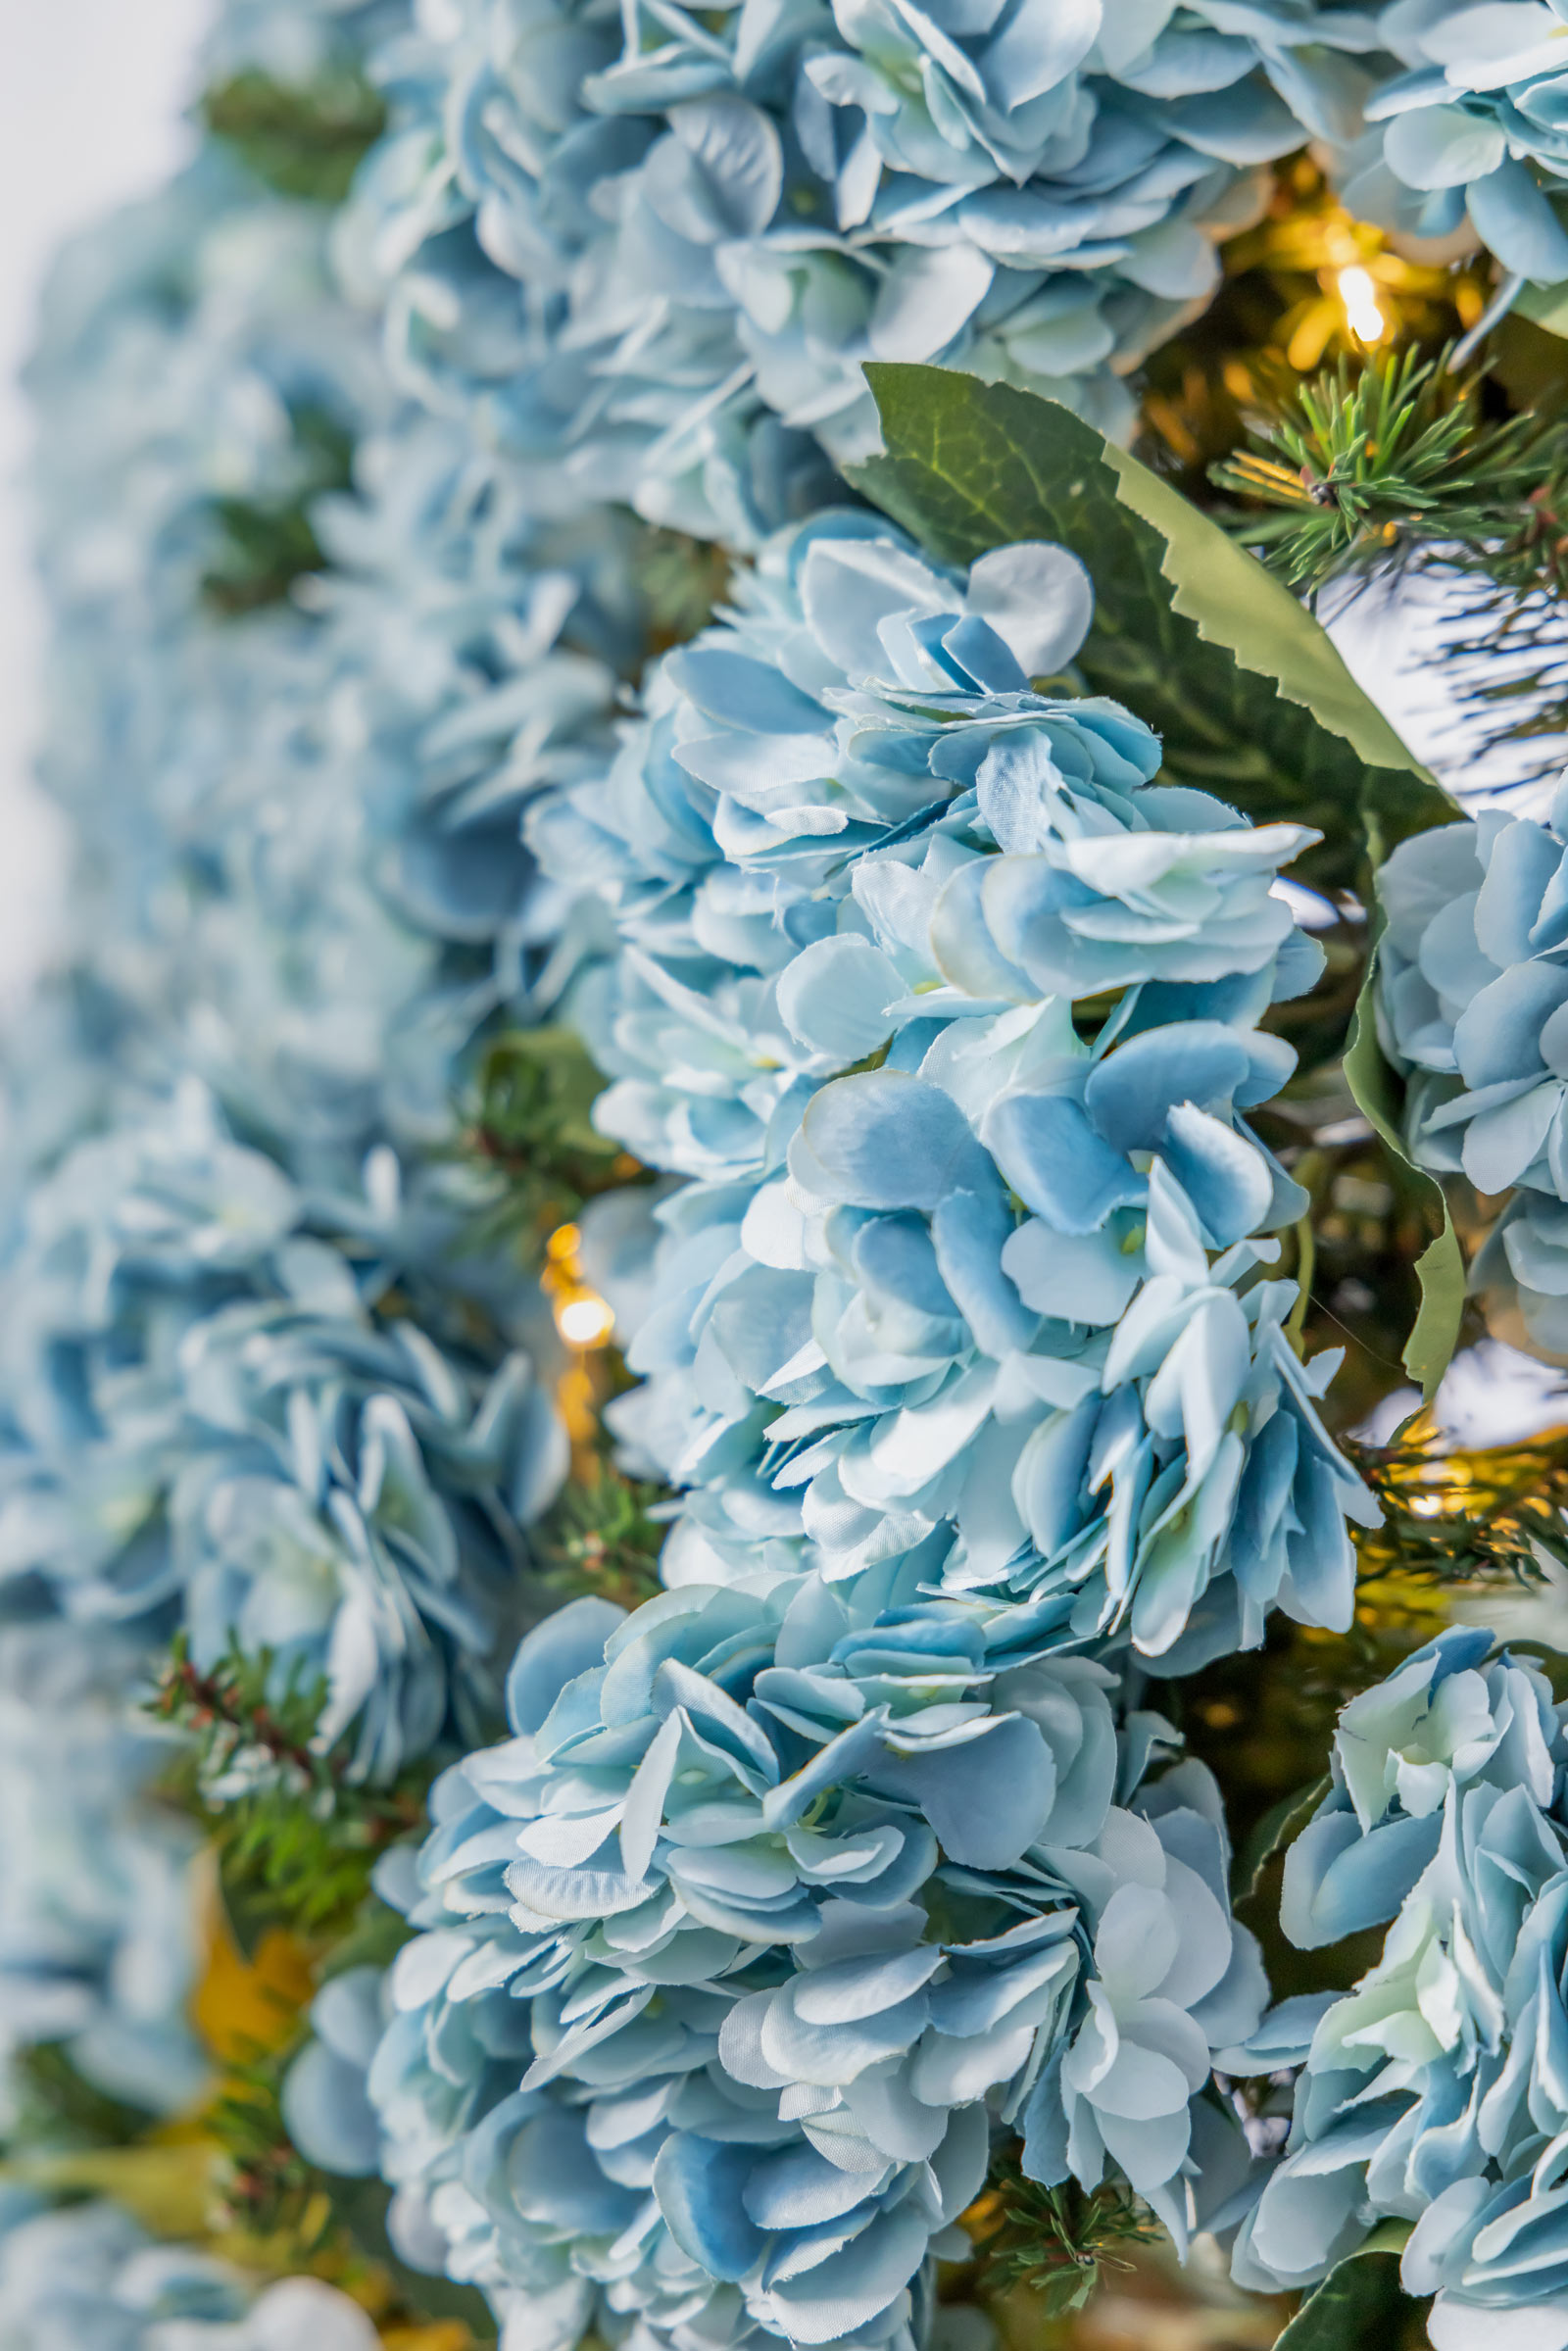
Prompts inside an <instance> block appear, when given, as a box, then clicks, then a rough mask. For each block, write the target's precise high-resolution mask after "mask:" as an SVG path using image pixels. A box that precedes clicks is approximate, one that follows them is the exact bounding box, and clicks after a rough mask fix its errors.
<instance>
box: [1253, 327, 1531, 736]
mask: <svg viewBox="0 0 1568 2351" xmlns="http://www.w3.org/2000/svg"><path fill="white" fill-rule="evenodd" d="M1484 381H1485V379H1484V375H1482V374H1471V375H1469V376H1458V375H1455V374H1453V373H1452V372H1450V369H1449V364H1448V359H1447V356H1446V354H1445V355H1442V356H1440V357H1439V358H1438V359H1436V360H1432V361H1421V360H1419V359H1417V358H1416V356H1415V355H1414V354H1413V353H1411V352H1408V351H1407V352H1404V353H1402V354H1400V355H1397V356H1392V357H1379V358H1376V359H1374V360H1372V361H1371V362H1369V363H1368V364H1367V365H1366V366H1365V367H1361V368H1360V369H1359V370H1355V369H1352V367H1350V364H1349V363H1348V361H1345V360H1342V361H1341V362H1340V365H1339V366H1338V367H1336V368H1332V369H1329V370H1327V371H1326V372H1325V373H1323V374H1321V375H1319V376H1317V377H1316V378H1315V379H1314V380H1313V381H1312V382H1310V383H1307V384H1304V385H1302V386H1301V387H1300V388H1299V391H1298V392H1297V393H1296V395H1295V397H1294V399H1293V401H1292V402H1291V403H1290V405H1289V406H1287V407H1286V408H1285V409H1284V410H1282V412H1281V413H1280V414H1279V415H1278V416H1276V417H1275V418H1273V419H1272V421H1271V422H1270V423H1268V424H1267V425H1266V426H1265V427H1264V428H1263V429H1262V430H1261V432H1260V433H1259V434H1258V435H1257V436H1256V438H1257V444H1258V445H1257V447H1256V448H1254V449H1253V450H1251V451H1250V452H1246V453H1244V454H1243V455H1242V456H1240V457H1236V458H1232V459H1228V460H1227V461H1226V462H1225V463H1224V464H1223V465H1216V466H1214V467H1213V469H1212V475H1211V478H1212V479H1213V481H1214V482H1215V483H1216V484H1217V485H1218V487H1219V488H1221V489H1223V490H1228V491H1230V492H1232V493H1233V494H1234V495H1235V496H1237V497H1239V498H1240V499H1242V500H1243V501H1244V502H1246V504H1245V508H1244V510H1243V511H1241V512H1238V513H1233V514H1229V515H1225V516H1222V517H1221V519H1223V520H1224V521H1225V522H1226V524H1227V527H1229V528H1230V529H1231V530H1232V531H1233V532H1234V533H1235V535H1236V536H1237V537H1238V538H1239V539H1240V540H1241V541H1242V542H1243V543H1244V544H1245V545H1248V546H1250V547H1255V548H1256V549H1257V551H1258V553H1259V554H1260V555H1261V556H1262V557H1263V559H1264V561H1265V562H1266V563H1268V564H1269V565H1270V567H1271V568H1272V569H1274V570H1276V571H1278V572H1279V573H1280V574H1281V575H1282V576H1283V578H1284V579H1285V580H1286V582H1287V583H1288V584H1289V585H1290V586H1291V587H1292V588H1294V589H1296V590H1297V591H1298V592H1299V593H1302V594H1305V595H1307V596H1309V597H1310V596H1315V595H1316V594H1317V593H1318V592H1319V591H1320V590H1321V589H1323V588H1325V587H1327V586H1328V585H1329V583H1330V582H1331V581H1334V580H1337V579H1345V578H1351V579H1359V580H1361V581H1367V580H1370V579H1372V578H1375V577H1379V576H1386V575H1388V574H1390V573H1396V572H1400V571H1402V572H1406V573H1410V572H1416V571H1425V572H1429V573H1432V574H1435V575H1438V574H1444V575H1446V576H1447V577H1448V578H1449V579H1451V580H1456V581H1457V582H1459V583H1460V586H1459V590H1458V594H1457V597H1456V604H1455V614H1454V616H1455V623H1456V626H1455V633H1454V635H1453V637H1452V639H1451V641H1450V642H1449V645H1448V648H1447V663H1448V676H1449V679H1450V682H1451V684H1452V685H1453V687H1454V690H1455V693H1456V696H1457V699H1458V700H1459V702H1460V703H1461V704H1462V705H1467V706H1468V707H1469V709H1470V710H1471V711H1472V713H1473V714H1474V716H1475V718H1476V720H1477V721H1478V723H1477V726H1476V730H1475V736H1474V740H1473V742H1472V744H1471V748H1472V749H1473V750H1474V751H1475V752H1476V753H1480V752H1482V751H1485V750H1486V749H1488V748H1490V747H1491V746H1493V745H1495V744H1500V743H1511V742H1518V741H1521V740H1529V739H1531V738H1533V737H1537V736H1544V735H1551V736H1555V735H1559V734H1561V733H1563V732H1564V731H1565V730H1568V628H1565V626H1564V610H1563V608H1564V604H1565V601H1568V422H1565V421H1564V420H1562V419H1561V418H1559V417H1557V416H1511V417H1508V418H1507V419H1505V420H1503V421H1501V422H1495V421H1493V420H1492V419H1490V418H1489V417H1488V416H1486V415H1485V414H1484V412H1483V386H1484ZM1260 507H1261V508H1263V509H1266V510H1268V511H1266V512H1265V513H1263V514H1258V513H1257V511H1256V510H1257V509H1258V508H1260ZM1249 509H1250V511H1247V510H1249ZM1556 763H1557V762H1556V761H1555V760H1553V761H1551V762H1550V764H1551V765H1553V766H1554V765H1555V764H1556ZM1545 771H1546V768H1545V767H1544V768H1543V772H1545Z"/></svg>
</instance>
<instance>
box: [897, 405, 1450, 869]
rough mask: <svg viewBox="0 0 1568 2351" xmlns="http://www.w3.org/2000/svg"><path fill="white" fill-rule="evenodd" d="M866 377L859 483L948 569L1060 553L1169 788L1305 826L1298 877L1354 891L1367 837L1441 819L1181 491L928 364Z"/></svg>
mask: <svg viewBox="0 0 1568 2351" xmlns="http://www.w3.org/2000/svg"><path fill="white" fill-rule="evenodd" d="M866 374H867V377H868V378H869V380H870V384H871V388H872V391H873V392H874V394H875V396H876V401H877V406H878V408H879V410H880V411H881V416H882V431H883V439H884V443H885V455H883V456H881V457H878V458H874V459H872V460H871V461H870V462H869V463H868V464H866V465H860V466H857V467H855V468H854V469H853V478H854V479H855V481H856V483H857V485H858V487H859V488H860V489H862V490H863V491H864V492H865V493H866V495H867V496H868V497H870V498H872V499H873V500H875V502H876V503H877V504H878V505H879V506H881V507H882V508H884V509H885V511H886V512H887V513H888V514H892V515H893V516H894V518H895V519H896V520H898V521H900V522H902V523H904V524H905V526H906V527H907V529H908V530H910V531H911V532H912V533H913V534H914V536H915V537H916V538H918V539H920V540H921V541H922V543H923V544H924V545H925V546H927V547H928V548H930V549H931V551H932V552H933V553H934V554H936V555H938V556H941V557H944V558H945V559H947V560H948V561H950V562H954V563H972V562H973V560H974V558H975V557H976V556H978V555H981V554H983V553H985V551H986V550H987V549H989V548H993V547H998V546H1003V545H1005V544H1007V543H1009V542H1011V541H1013V540H1017V539H1033V538H1042V539H1053V540H1055V541H1056V542H1058V543H1059V544H1060V545H1062V546H1064V547H1069V548H1071V549H1072V550H1073V551H1074V553H1075V554H1077V555H1078V556H1080V557H1081V558H1082V560H1083V561H1084V563H1086V564H1087V565H1088V567H1089V569H1090V571H1091V572H1092V573H1093V575H1094V581H1095V599H1096V611H1095V622H1094V626H1093V628H1092V630H1091V632H1090V636H1089V639H1088V642H1087V644H1086V645H1085V647H1084V649H1083V652H1082V653H1081V654H1080V656H1079V657H1078V661H1077V664H1076V666H1077V667H1078V669H1079V670H1080V671H1081V672H1082V674H1083V676H1084V678H1085V680H1086V681H1087V683H1088V684H1089V686H1090V687H1091V688H1092V689H1093V691H1094V692H1096V693H1100V694H1108V695H1113V696H1115V697H1116V699H1117V700H1118V701H1121V702H1125V703H1126V704H1127V705H1128V706H1129V707H1130V708H1131V709H1132V710H1135V711H1136V712H1137V713H1138V715H1139V716H1140V717H1141V718H1143V719H1145V720H1146V721H1147V722H1148V723H1149V724H1150V725H1151V726H1152V727H1154V728H1156V729H1157V731H1158V732H1159V734H1160V736H1161V737H1162V739H1163V742H1164V748H1165V772H1166V773H1167V774H1168V775H1170V776H1171V777H1173V778H1174V779H1175V780H1177V781H1179V782H1182V783H1188V784H1195V785H1198V786H1200V787H1201V788H1202V789H1205V790H1208V791H1211V792H1214V793H1216V794H1218V795H1219V796H1220V797H1221V798H1223V799H1225V800H1227V801H1230V802H1231V803H1233V804H1234V805H1235V806H1236V807H1238V808H1242V809H1244V810H1245V811H1246V813H1247V814H1248V815H1249V816H1251V817H1252V818H1254V819H1255V820H1257V821H1259V822H1269V821H1274V820H1290V821H1294V822H1298V823H1302V824H1311V825H1314V826H1316V827H1317V829H1318V830H1319V831H1320V832H1322V834H1323V835H1324V838H1323V841H1322V842H1321V843H1320V844H1319V845H1318V846H1317V847H1316V848H1314V849H1312V850H1309V851H1308V852H1307V853H1306V855H1305V856H1304V857H1301V858H1300V860H1299V863H1298V865H1297V866H1296V868H1294V870H1295V871H1297V872H1298V873H1299V875H1300V877H1301V879H1302V880H1303V881H1307V882H1310V883H1312V884H1313V885H1314V886H1315V887H1317V888H1319V889H1336V888H1354V887H1356V886H1357V885H1358V884H1360V885H1361V886H1364V880H1363V868H1364V864H1365V857H1366V842H1367V839H1368V837H1369V836H1370V835H1371V834H1372V833H1373V832H1374V831H1375V832H1376V833H1377V834H1378V835H1379V837H1380V839H1381V841H1382V844H1383V847H1384V850H1385V853H1386V850H1387V848H1389V847H1392V845H1393V844H1394V843H1395V842H1396V841H1397V840H1400V839H1402V838H1404V836H1405V835H1406V834H1409V833H1416V832H1422V831H1424V830H1426V828H1427V827H1428V826H1430V825H1434V824H1446V823H1450V822H1451V821H1452V820H1453V818H1454V816H1455V814H1456V812H1457V811H1456V810H1455V808H1454V807H1453V804H1452V803H1451V802H1450V801H1449V800H1448V798H1447V797H1446V794H1445V793H1443V792H1442V791H1441V790H1440V789H1439V787H1438V786H1437V784H1436V783H1435V782H1434V781H1433V779H1432V777H1431V776H1430V775H1429V774H1428V773H1427V771H1426V769H1425V768H1423V767H1421V766H1420V765H1419V764H1418V763H1417V761H1416V760H1415V759H1413V758H1412V757H1411V755H1410V753H1409V752H1408V751H1407V750H1406V748H1405V746H1404V745H1403V744H1402V743H1401V742H1400V741H1399V738H1398V736H1397V734H1396V733H1395V732H1394V729H1393V728H1392V727H1391V726H1390V725H1389V723H1388V721H1387V719H1386V718H1384V717H1383V715H1382V713H1381V712H1380V711H1379V710H1376V709H1375V708H1374V706H1373V705H1372V704H1371V703H1370V702H1369V701H1368V700H1367V698H1366V696H1365V695H1364V694H1362V692H1361V691H1360V688H1359V687H1358V686H1357V685H1356V684H1355V681H1354V680H1353V678H1352V677H1351V676H1350V673H1349V671H1348V669H1347V668H1346V666H1345V664H1344V662H1343V661H1341V659H1340V657H1339V655H1338V653H1337V652H1336V651H1335V649H1334V646H1333V645H1332V643H1331V642H1330V640H1329V638H1328V637H1327V635H1326V634H1325V633H1324V631H1323V629H1322V628H1321V627H1320V626H1319V624H1318V623H1317V621H1316V620H1315V619H1313V617H1312V615H1311V614H1310V613H1309V612H1306V611H1305V609H1304V608H1303V607H1302V606H1301V605H1299V604H1298V603H1297V602H1296V600H1295V598H1294V597H1293V596H1291V594H1290V593H1289V591H1288V590H1287V589H1285V588H1284V587H1282V586H1281V585H1280V583H1279V582H1278V581H1277V580H1276V579H1274V578H1272V577H1271V576H1270V575H1269V574H1268V573H1267V572H1266V571H1265V570H1264V569H1263V566H1262V565H1261V564H1260V563H1257V562H1256V561H1255V560H1254V559H1253V558H1252V557H1251V556H1249V555H1247V554H1246V553H1245V552H1244V551H1243V550H1242V549H1241V548H1239V547H1237V546H1236V545H1235V544H1234V543H1233V542H1232V541H1231V540H1230V539H1229V538H1228V537H1227V536H1226V534H1225V533H1224V532H1223V531H1222V530H1220V529H1219V528H1218V526H1217V525H1216V524H1214V523H1212V522H1210V521H1209V519H1208V518H1207V516H1206V515H1204V514H1201V513H1200V512H1199V510H1198V509H1197V508H1196V507H1194V506H1192V505H1190V504H1189V503H1188V501H1187V500H1186V499H1185V498H1183V497H1182V495H1181V494H1180V492H1179V491H1177V490H1174V489H1172V488H1171V487H1170V486H1169V485H1168V484H1167V483H1165V482H1162V481H1160V480H1159V479H1158V477H1157V476H1156V475H1154V474H1152V473H1151V472H1150V471H1149V470H1148V468H1147V467H1146V466H1144V465H1139V464H1138V462H1137V460H1136V459H1134V458H1130V457H1128V456H1127V455H1126V454H1125V453H1124V452H1123V451H1121V450H1119V449H1116V448H1114V447H1112V446H1111V444H1110V443H1108V442H1107V441H1105V440H1104V439H1103V437H1102V436H1101V434H1099V433H1098V432H1096V431H1095V430H1094V428H1093V427H1092V426H1091V425H1088V424H1085V423H1084V422H1083V420H1082V419H1081V418H1080V417H1078V416H1073V415H1072V414H1071V413H1070V412H1069V411H1068V410H1066V409H1064V408H1060V407H1058V406H1057V405H1056V404H1055V402H1054V401H1049V400H1042V399H1040V398H1038V397H1037V396H1036V395H1035V394H1034V393H1030V392H1020V391H1017V390H1015V389H1014V388H1013V387H1012V386H1011V385H1008V384H988V383H981V382H979V381H978V380H977V379H976V378H975V377H973V376H969V375H962V374H958V373H956V372H954V371H952V370H950V369H947V368H942V367H894V366H889V365H876V366H872V367H868V368H867V369H866Z"/></svg>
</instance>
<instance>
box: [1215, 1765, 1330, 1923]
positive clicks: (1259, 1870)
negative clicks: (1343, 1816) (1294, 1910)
mask: <svg viewBox="0 0 1568 2351" xmlns="http://www.w3.org/2000/svg"><path fill="white" fill-rule="evenodd" d="M1332 1785H1333V1784H1332V1782H1331V1781H1328V1780H1314V1781H1313V1782H1312V1785H1311V1787H1310V1788H1295V1789H1293V1791H1292V1792H1291V1794H1290V1795H1288V1796H1282V1797H1281V1798H1280V1800H1279V1802H1278V1803H1277V1804H1271V1805H1270V1806H1269V1808H1268V1810H1267V1812H1265V1813H1264V1815H1263V1817H1262V1819H1261V1820H1260V1821H1259V1822H1258V1824H1257V1826H1256V1828H1255V1829H1254V1830H1253V1831H1252V1834H1251V1836H1250V1837H1249V1838H1248V1840H1247V1842H1246V1844H1245V1845H1243V1847H1242V1849H1241V1851H1240V1853H1239V1854H1238V1855H1237V1857H1236V1868H1235V1870H1234V1872H1233V1877H1234V1880H1235V1885H1234V1889H1233V1898H1234V1899H1235V1900H1236V1901H1238V1902H1245V1901H1246V1899H1247V1897H1248V1895H1249V1894H1253V1893H1256V1891H1257V1882H1258V1880H1259V1878H1261V1876H1262V1875H1263V1872H1264V1870H1265V1869H1266V1868H1267V1867H1268V1865H1269V1863H1270V1862H1271V1861H1272V1860H1273V1858H1274V1856H1275V1854H1276V1853H1278V1852H1280V1851H1282V1850H1283V1848H1284V1847H1285V1846H1286V1845H1288V1844H1289V1843H1290V1842H1291V1840H1292V1838H1293V1837H1297V1836H1298V1835H1299V1832H1300V1831H1301V1830H1302V1829H1304V1828H1305V1827H1306V1824H1307V1822H1308V1821H1309V1820H1310V1819H1311V1817H1312V1815H1313V1813H1314V1812H1315V1811H1316V1810H1317V1808H1318V1806H1319V1805H1320V1804H1321V1803H1322V1801H1323V1798H1324V1797H1325V1796H1326V1795H1327V1794H1328V1792H1329V1788H1330V1787H1331V1786H1332Z"/></svg>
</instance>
